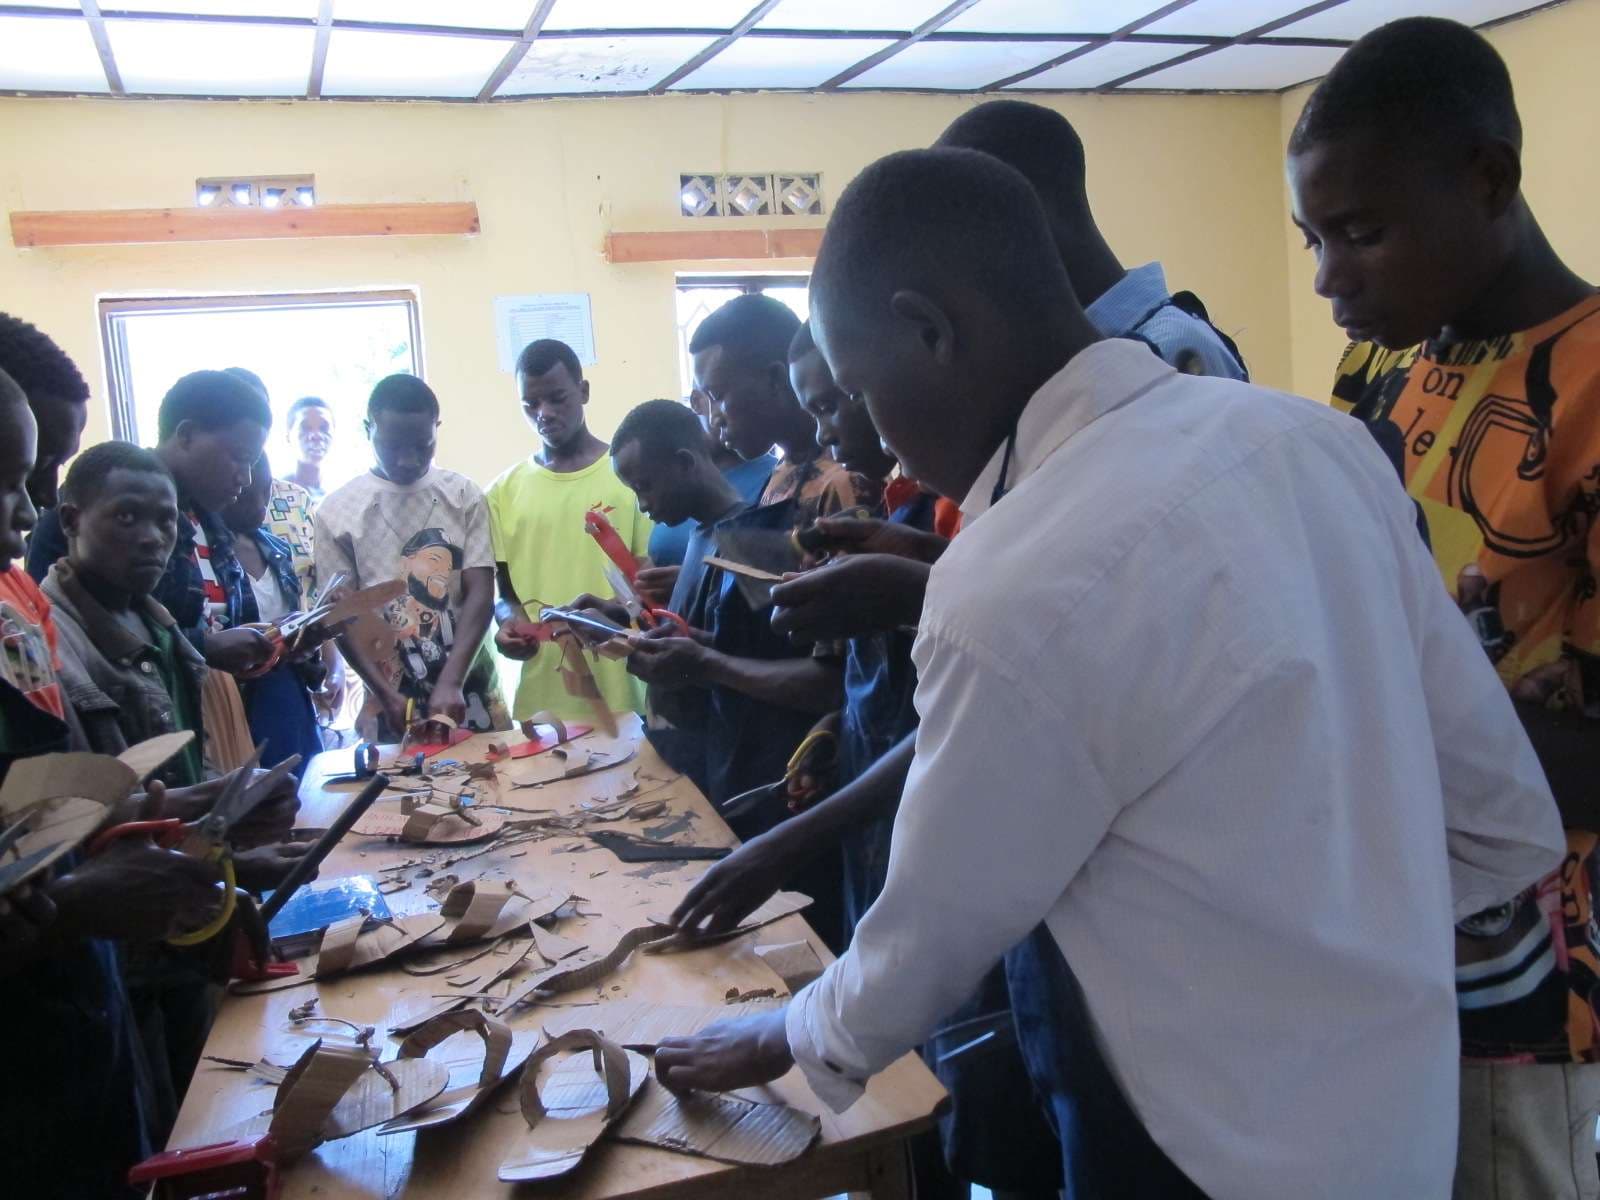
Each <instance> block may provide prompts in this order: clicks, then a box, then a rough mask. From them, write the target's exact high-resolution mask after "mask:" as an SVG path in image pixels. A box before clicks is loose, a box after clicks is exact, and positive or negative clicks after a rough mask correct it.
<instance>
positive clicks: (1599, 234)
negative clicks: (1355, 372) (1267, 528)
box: [1280, 0, 1600, 398]
mask: <svg viewBox="0 0 1600 1200" xmlns="http://www.w3.org/2000/svg"><path fill="white" fill-rule="evenodd" d="M1488 38H1489V40H1490V41H1491V42H1492V43H1493V44H1494V46H1495V48H1496V49H1497V50H1499V51H1500V53H1501V55H1502V56H1503V57H1504V58H1505V60H1506V65H1507V66H1508V67H1509V68H1510V70H1511V82H1512V86H1513V88H1514V89H1515V90H1516V96H1517V109H1518V111H1519V112H1520V113H1521V116H1522V144H1523V151H1522V172H1523V191H1524V194H1525V195H1526V196H1527V198H1528V203H1529V204H1530V205H1531V206H1532V207H1533V211H1534V214H1535V215H1536V216H1537V217H1538V218H1539V222H1540V224H1541V225H1543V227H1544V231H1545V233H1546V234H1547V235H1548V236H1549V238H1550V241H1551V243H1552V244H1553V245H1554V246H1555V248H1556V250H1557V252H1558V253H1560V254H1561V256H1562V257H1563V258H1565V259H1566V261H1567V263H1568V265H1570V266H1571V267H1572V268H1573V270H1575V271H1577V272H1578V273H1579V274H1580V275H1583V276H1584V277H1585V278H1587V279H1589V280H1590V281H1591V282H1600V222H1597V221H1596V220H1595V213H1594V197H1595V195H1596V194H1597V193H1600V154H1596V153H1595V147H1596V146H1600V74H1597V73H1596V72H1595V68H1594V48H1595V47H1596V46H1600V0H1571V2H1570V3H1568V4H1564V5H1562V6H1561V7H1559V8H1553V9H1549V10H1547V11H1545V12H1541V13H1536V14H1535V15H1533V16H1531V17H1528V18H1525V19H1524V20H1521V21H1513V22H1511V23H1510V24H1507V25H1502V26H1500V27H1498V28H1496V29H1491V30H1489V31H1488ZM1310 94H1311V88H1310V87H1304V88H1297V89H1295V90H1294V91H1293V92H1290V93H1287V94H1286V95H1285V96H1284V97H1283V112H1282V128H1281V131H1280V137H1281V139H1282V143H1283V144H1284V145H1287V143H1288V139H1289V134H1290V133H1291V132H1292V131H1293V130H1294V123H1295V121H1296V120H1297V119H1298V118H1299V116H1300V110H1301V109H1302V108H1303V107H1304V106H1305V102H1306V99H1307V97H1308V96H1310ZM1284 205H1285V207H1284V212H1285V221H1284V224H1285V227H1286V234H1285V246H1286V248H1287V253H1288V260H1287V261H1288V266H1289V271H1288V287H1289V327H1290V338H1291V353H1292V361H1291V366H1290V380H1291V382H1292V384H1293V390H1294V391H1297V392H1300V393H1302V394H1304V395H1307V396H1315V397H1318V398H1323V397H1326V395H1327V394H1328V387H1329V385H1330V384H1331V383H1332V380H1333V370H1334V366H1335V365H1336V364H1337V362H1338V360H1339V355H1340V353H1341V352H1342V351H1343V350H1344V346H1345V338H1344V334H1343V333H1342V332H1341V331H1340V330H1338V329H1336V328H1335V327H1334V324H1333V318H1332V316H1331V313H1330V309H1329V307H1328V302H1327V301H1326V300H1324V299H1322V298H1321V297H1319V296H1318V295H1317V294H1316V293H1315V292H1314V291H1313V290H1312V276H1313V273H1314V270H1315V264H1314V262H1313V260H1312V257H1311V253H1310V251H1308V250H1306V249H1305V241H1304V239H1303V238H1302V236H1301V235H1300V232H1299V230H1297V229H1295V227H1294V225H1293V223H1292V222H1290V221H1289V220H1288V198H1287V190H1285V200H1284Z"/></svg>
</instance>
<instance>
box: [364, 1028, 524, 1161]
mask: <svg viewBox="0 0 1600 1200" xmlns="http://www.w3.org/2000/svg"><path fill="white" fill-rule="evenodd" d="M460 1034H467V1035H471V1034H476V1035H477V1036H478V1037H479V1038H481V1039H482V1041H483V1061H482V1063H481V1064H479V1063H477V1062H475V1061H473V1059H470V1058H469V1059H464V1060H462V1059H457V1060H452V1059H451V1058H450V1057H448V1056H446V1057H445V1058H444V1059H443V1061H444V1062H446V1063H447V1064H448V1065H449V1066H450V1082H449V1083H448V1084H447V1085H446V1086H445V1090H444V1091H442V1092H440V1093H439V1094H438V1095H437V1096H435V1097H434V1098H433V1099H431V1100H429V1101H427V1102H426V1103H424V1104H422V1105H421V1106H420V1107H418V1108H415V1109H413V1110H412V1111H411V1112H409V1113H407V1114H406V1115H405V1116H403V1117H396V1118H395V1119H394V1120H392V1121H390V1122H388V1123H387V1124H386V1125H384V1126H382V1127H381V1128H380V1129H379V1130H378V1136H379V1137H384V1136H386V1135H388V1134H391V1133H406V1132H408V1131H410V1130H413V1129H433V1128H435V1127H437V1126H440V1125H448V1124H449V1123H450V1122H452V1121H458V1120H460V1119H461V1118H462V1117H464V1116H466V1115H467V1114H468V1113H470V1112H472V1111H473V1109H475V1108H477V1107H478V1106H479V1105H481V1104H483V1103H484V1101H486V1100H488V1099H489V1097H490V1096H492V1095H493V1094H494V1092H495V1090H496V1089H497V1088H499V1087H500V1085H501V1084H503V1083H505V1082H506V1081H507V1080H508V1079H510V1078H511V1077H512V1076H513V1075H515V1074H516V1073H517V1072H518V1071H519V1070H521V1069H522V1065H523V1064H524V1063H525V1062H527V1061H528V1056H529V1055H530V1054H532V1053H533V1048H534V1047H535V1046H536V1045H538V1043H539V1033H538V1031H537V1030H533V1029H518V1030H516V1031H514V1032H513V1031H512V1030H511V1029H509V1028H507V1027H506V1026H505V1025H502V1024H501V1023H500V1022H499V1021H496V1020H495V1019H494V1018H492V1017H486V1016H484V1015H483V1013H481V1012H479V1011H477V1010H476V1009H459V1010H457V1011H456V1012H452V1013H446V1014H444V1015H442V1016H439V1017H435V1018H434V1019H433V1020H432V1021H429V1022H427V1023H426V1024H424V1025H421V1026H419V1027H418V1028H416V1029H414V1030H413V1031H412V1032H411V1033H410V1034H409V1035H407V1037H406V1039H405V1040H404V1041H403V1042H401V1043H400V1050H399V1057H400V1058H402V1059H405V1058H419V1057H423V1056H425V1055H427V1054H428V1053H429V1052H430V1051H432V1050H433V1049H434V1048H435V1047H436V1046H441V1045H443V1046H449V1045H450V1043H451V1042H452V1041H453V1040H455V1039H456V1038H457V1035H460Z"/></svg>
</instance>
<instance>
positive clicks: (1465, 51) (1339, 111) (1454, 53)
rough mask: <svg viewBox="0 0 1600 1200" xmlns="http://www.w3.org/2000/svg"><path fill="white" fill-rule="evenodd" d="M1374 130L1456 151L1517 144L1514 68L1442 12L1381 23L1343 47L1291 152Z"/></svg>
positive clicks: (1299, 124) (1425, 147)
mask: <svg viewBox="0 0 1600 1200" xmlns="http://www.w3.org/2000/svg"><path fill="white" fill-rule="evenodd" d="M1352 134H1378V135H1381V136H1382V137H1383V138H1384V140H1385V141H1388V142H1392V143H1394V144H1400V143H1405V144H1406V145H1408V146H1415V147H1417V148H1418V149H1419V150H1420V151H1422V152H1423V153H1429V152H1432V153H1445V154H1449V155H1455V154H1457V153H1459V152H1462V151H1469V150H1471V149H1472V148H1473V147H1474V146H1476V145H1477V144H1479V143H1480V142H1482V141H1483V140H1485V139H1504V140H1505V141H1508V142H1510V143H1511V144H1512V145H1514V146H1517V147H1519V148H1520V147H1521V145H1522V121H1521V119H1520V118H1519V117H1518V116H1517V102H1516V97H1515V95H1514V94H1513V92H1512V89H1511V73H1510V72H1509V71H1507V70H1506V64H1505V61H1504V60H1503V59H1502V58H1501V57H1500V55H1499V54H1498V53H1497V52H1496V50H1495V48H1494V47H1493V46H1491V45H1490V44H1489V41H1488V39H1487V38H1485V37H1484V36H1483V35H1482V34H1481V33H1478V32H1477V31H1476V30H1473V29H1468V28H1467V27H1466V26H1465V25H1462V24H1461V23H1460V22H1457V21H1448V20H1445V19H1444V18H1442V17H1407V18H1405V19H1404V20H1400V21H1391V22H1389V24H1387V25H1380V26H1379V27H1378V28H1377V29H1374V30H1373V31H1372V32H1371V33H1369V34H1367V35H1366V36H1365V37H1363V38H1361V39H1360V40H1359V41H1357V42H1356V43H1355V45H1353V46H1351V47H1350V49H1348V50H1346V51H1345V52H1344V55H1343V57H1341V58H1340V59H1339V61H1338V62H1336V63H1334V65H1333V70H1331V71H1329V72H1328V74H1327V76H1326V77H1325V78H1324V79H1323V81H1322V82H1321V83H1319V84H1318V85H1317V88H1316V90H1315V91H1314V92H1312V93H1311V98H1310V99H1309V100H1307V101H1306V106H1305V108H1304V109H1302V110H1301V112H1300V119H1299V120H1298V121H1296V122H1295V127H1294V133H1293V134H1291V135H1290V137H1289V153H1290V154H1300V153H1303V152H1304V151H1306V150H1308V149H1310V148H1311V147H1312V146H1314V145H1317V144H1319V143H1323V142H1329V141H1332V140H1334V139H1336V138H1341V137H1348V136H1350V135H1352Z"/></svg>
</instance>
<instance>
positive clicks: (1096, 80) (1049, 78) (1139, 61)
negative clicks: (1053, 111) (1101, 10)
mask: <svg viewBox="0 0 1600 1200" xmlns="http://www.w3.org/2000/svg"><path fill="white" fill-rule="evenodd" d="M1193 48H1194V47H1192V46H1181V45H1172V44H1170V43H1169V44H1160V43H1151V42H1109V43H1107V44H1106V45H1104V46H1097V47H1095V49H1093V50H1091V51H1089V53H1087V54H1084V55H1080V56H1079V57H1077V58H1075V59H1073V60H1072V61H1071V62H1065V63H1062V64H1061V65H1060V66H1059V67H1051V68H1050V69H1049V70H1048V71H1043V72H1041V73H1040V74H1038V75H1032V76H1029V77H1028V78H1027V79H1024V80H1023V81H1022V82H1021V83H1014V84H1012V85H1011V87H1013V88H1016V89H1018V90H1025V89H1027V88H1047V89H1056V88H1092V87H1099V86H1100V85H1101V84H1102V83H1110V82H1111V81H1112V80H1113V79H1119V78H1121V77H1122V76H1124V75H1126V74H1128V72H1130V71H1137V70H1139V69H1140V68H1142V67H1148V66H1153V65H1154V64H1156V63H1158V62H1166V61H1167V60H1168V59H1170V58H1177V57H1178V55H1180V54H1187V53H1188V52H1189V51H1190V50H1192V49H1193Z"/></svg>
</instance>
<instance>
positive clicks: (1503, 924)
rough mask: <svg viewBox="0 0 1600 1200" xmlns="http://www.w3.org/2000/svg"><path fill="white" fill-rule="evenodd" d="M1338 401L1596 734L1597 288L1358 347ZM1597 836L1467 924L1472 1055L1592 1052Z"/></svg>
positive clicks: (1548, 682) (1585, 835)
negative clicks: (1469, 333) (1454, 329)
mask: <svg viewBox="0 0 1600 1200" xmlns="http://www.w3.org/2000/svg"><path fill="white" fill-rule="evenodd" d="M1333 402H1334V404H1335V405H1336V406H1337V407H1340V408H1343V409H1346V410H1347V411H1349V412H1351V413H1352V415H1354V416H1356V417H1359V418H1361V419H1362V420H1365V421H1368V422H1384V421H1387V422H1389V423H1391V424H1392V425H1393V426H1394V428H1393V429H1390V430H1388V431H1387V432H1388V434H1389V435H1390V441H1391V442H1393V443H1395V444H1398V445H1400V446H1402V447H1403V450H1402V454H1401V459H1402V470H1403V474H1404V477H1405V483H1406V490H1407V491H1408V492H1409V493H1410V495H1411V496H1412V498H1413V499H1414V500H1416V501H1417V504H1418V506H1419V508H1420V510H1421V513H1422V516H1423V518H1424V519H1425V521H1426V526H1427V533H1428V537H1429V540H1430V542H1431V544H1432V547H1433V554H1434V560H1435V562H1436V563H1437V564H1438V566H1439V571H1440V574H1441V575H1442V576H1443V578H1444V583H1445V586H1446V587H1447V588H1448V589H1449V591H1450V594H1451V595H1452V596H1454V597H1455V599H1456V602H1457V603H1458V604H1459V605H1460V606H1461V609H1462V611H1463V612H1464V613H1465V614H1466V616H1467V618H1468V619H1469V620H1470V621H1471V623H1472V625H1473V628H1474V629H1475V631H1476V632H1477V634H1478V638H1479V640H1480V642H1481V643H1482V644H1483V648H1484V651H1485V652H1486V653H1487V654H1488V655H1489V657H1490V659H1491V660H1492V661H1493V662H1494V664H1495V668H1496V670H1498V672H1499V673H1500V677H1501V679H1502V680H1504V682H1505V685H1506V688H1507V689H1508V690H1509V691H1510V693H1511V695H1512V696H1513V697H1514V698H1516V699H1518V700H1523V701H1530V702H1534V703H1538V704H1542V705H1545V706H1547V707H1549V708H1551V709H1556V710H1561V711H1565V712H1570V713H1581V714H1585V715H1587V716H1588V717H1591V718H1595V719H1596V725H1595V737H1596V738H1600V592H1597V587H1596V578H1597V574H1600V296H1591V297H1589V298H1587V299H1585V300H1583V301H1582V302H1581V303H1579V304H1576V305H1574V306H1573V307H1571V308H1569V309H1568V310H1566V311H1565V312H1563V313H1561V314H1560V315H1559V316H1557V317H1554V318H1552V319H1551V320H1549V321H1546V322H1545V323H1543V324H1542V325H1538V326H1535V327H1534V328H1532V329H1527V330H1523V331H1522V332H1519V333H1513V334H1508V335H1506V336H1503V337H1496V338H1490V339H1487V340H1483V341H1466V342H1453V343H1450V344H1441V343H1436V342H1429V343H1425V344H1424V345H1422V346H1417V347H1413V348H1411V349H1409V350H1403V351H1385V350H1383V349H1381V348H1380V347H1378V346H1375V345H1371V344H1369V343H1357V344H1354V345H1352V346H1351V347H1350V348H1349V349H1348V350H1347V351H1346V352H1345V356H1344V359H1343V361H1342V362H1341V363H1340V365H1339V373H1338V377H1337V379H1336V381H1335V384H1334V391H1333ZM1597 840H1600V839H1597V838H1596V835H1595V834H1594V833H1591V832H1586V831H1581V830H1570V831H1569V832H1568V835H1567V845H1568V851H1569V853H1568V860H1567V863H1566V864H1565V865H1564V866H1563V868H1562V869H1561V871H1560V872H1558V873H1557V874H1555V875H1552V876H1551V877H1550V878H1548V879H1546V880H1544V881H1543V882H1542V883H1541V884H1540V885H1539V886H1538V887H1537V888H1534V889H1531V890H1530V891H1529V893H1528V894H1526V895H1524V896H1523V897H1521V898H1520V899H1519V900H1518V901H1516V902H1514V903H1512V904H1507V905H1502V906H1500V907H1498V908H1495V909H1490V910H1489V911H1488V912H1485V913H1480V914H1478V915H1477V916H1475V917H1473V918H1471V919H1469V920H1467V921H1464V922H1462V923H1461V925H1460V926H1459V927H1458V931H1457V939H1456V941H1457V946H1456V950H1457V980H1456V989H1457V996H1458V999H1459V1001H1460V1006H1461V1033H1462V1045H1463V1051H1464V1052H1465V1053H1466V1054H1467V1055H1468V1056H1469V1057H1474V1058H1497V1059H1512V1060H1530V1059H1531V1060H1537V1061H1541V1062H1566V1061H1581V1062H1593V1061H1600V993H1596V994H1593V995H1591V989H1592V988H1593V981H1594V978H1595V976H1596V974H1597V973H1600V935H1597V932H1596V928H1595V924H1594V921H1593V919H1592V917H1593V913H1594V909H1593V895H1594V891H1595V882H1596V881H1595V875H1596V856H1595V854H1594V850H1595V845H1596V842H1597ZM1558 911H1559V912H1560V913H1561V914H1562V916H1561V919H1560V920H1552V919H1550V917H1549V916H1547V915H1546V914H1547V913H1555V912H1558Z"/></svg>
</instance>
